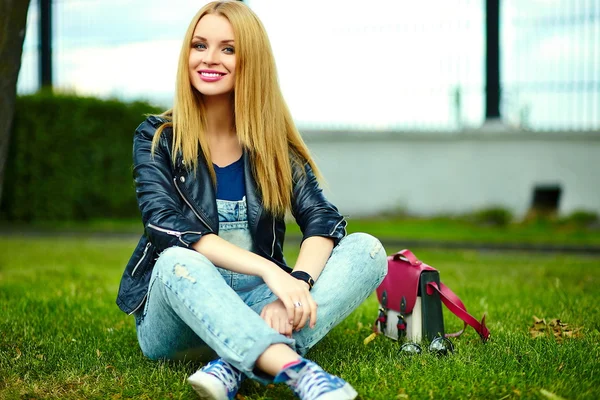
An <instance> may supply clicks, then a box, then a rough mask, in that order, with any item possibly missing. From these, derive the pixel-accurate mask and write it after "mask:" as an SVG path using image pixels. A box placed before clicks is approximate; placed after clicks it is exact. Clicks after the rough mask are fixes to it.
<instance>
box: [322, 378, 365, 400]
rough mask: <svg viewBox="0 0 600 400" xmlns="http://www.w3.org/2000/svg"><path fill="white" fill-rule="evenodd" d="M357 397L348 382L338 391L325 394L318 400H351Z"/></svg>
mask: <svg viewBox="0 0 600 400" xmlns="http://www.w3.org/2000/svg"><path fill="white" fill-rule="evenodd" d="M356 396H358V393H356V390H354V388H353V387H352V386H350V384H349V383H348V382H346V384H345V385H344V386H342V387H341V388H339V389H336V390H333V391H331V392H328V393H325V394H323V395H321V396H319V397H317V399H318V400H353V399H355V398H356Z"/></svg>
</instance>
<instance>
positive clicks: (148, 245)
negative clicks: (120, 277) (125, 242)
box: [131, 242, 152, 278]
mask: <svg viewBox="0 0 600 400" xmlns="http://www.w3.org/2000/svg"><path fill="white" fill-rule="evenodd" d="M151 245H152V243H150V242H148V243H146V247H145V248H144V252H143V253H142V257H141V258H140V260H139V261H138V262H137V264H135V267H133V271H131V277H132V278H133V276H134V275H135V271H137V269H138V267H139V266H140V265H141V264H142V261H144V258H146V253H148V249H149V248H150V246H151Z"/></svg>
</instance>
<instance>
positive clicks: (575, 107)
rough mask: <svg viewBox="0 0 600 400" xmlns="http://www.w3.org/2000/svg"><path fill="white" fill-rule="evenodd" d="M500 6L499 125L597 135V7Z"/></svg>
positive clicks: (571, 3)
mask: <svg viewBox="0 0 600 400" xmlns="http://www.w3.org/2000/svg"><path fill="white" fill-rule="evenodd" d="M501 4H502V23H503V26H502V31H501V34H502V37H501V44H502V48H501V50H502V64H501V72H502V92H503V100H502V109H503V116H504V118H505V120H507V121H510V122H511V123H514V124H516V125H519V126H522V127H524V128H527V129H535V130H600V49H599V47H600V1H598V0H556V1H548V2H546V1H521V0H502V3H501Z"/></svg>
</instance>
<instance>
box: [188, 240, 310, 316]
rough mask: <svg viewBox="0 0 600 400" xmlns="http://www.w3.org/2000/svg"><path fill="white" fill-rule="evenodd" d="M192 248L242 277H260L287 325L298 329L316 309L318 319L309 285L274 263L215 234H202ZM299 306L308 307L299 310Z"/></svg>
mask: <svg viewBox="0 0 600 400" xmlns="http://www.w3.org/2000/svg"><path fill="white" fill-rule="evenodd" d="M192 248H193V249H194V250H196V251H197V252H199V253H200V254H202V255H203V256H205V257H206V258H208V260H209V261H210V262H212V263H213V264H215V265H218V266H219V267H221V268H225V269H228V270H230V271H234V272H238V273H241V274H246V275H256V276H260V277H261V278H262V279H263V280H264V281H265V283H266V284H267V286H268V287H269V289H271V291H272V292H273V294H275V296H277V297H278V298H279V300H280V301H281V303H282V304H283V306H284V307H285V310H286V314H287V322H288V324H289V325H290V326H297V325H298V324H299V323H300V321H305V320H306V318H308V317H310V315H311V314H310V312H311V311H310V310H313V309H314V310H315V312H314V314H315V318H316V305H315V306H314V307H312V304H314V301H313V300H312V297H311V296H310V293H309V291H308V287H307V285H306V284H305V283H304V282H302V281H299V280H298V279H296V278H294V277H292V276H290V275H289V274H288V273H287V272H285V271H284V270H282V269H281V268H279V266H277V265H276V264H275V263H274V262H272V261H269V260H267V259H266V258H263V257H261V256H259V255H257V254H254V253H252V252H250V251H247V250H244V249H242V248H240V247H238V246H236V245H234V244H231V243H229V242H228V241H226V240H225V239H223V238H220V237H219V236H217V235H214V234H207V235H203V236H202V237H201V238H200V240H198V241H197V242H196V243H194V244H193V245H192ZM298 303H300V304H302V305H307V306H306V307H304V306H303V307H298V306H297V304H298ZM295 305H296V306H295ZM307 310H308V313H307Z"/></svg>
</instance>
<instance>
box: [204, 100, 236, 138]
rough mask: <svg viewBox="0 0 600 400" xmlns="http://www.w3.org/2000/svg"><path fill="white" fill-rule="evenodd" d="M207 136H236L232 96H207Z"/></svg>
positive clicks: (205, 104) (205, 103)
mask: <svg viewBox="0 0 600 400" xmlns="http://www.w3.org/2000/svg"><path fill="white" fill-rule="evenodd" d="M204 106H205V107H206V134H207V135H208V136H213V137H215V136H235V128H234V126H235V121H234V116H233V104H232V101H231V95H229V94H227V95H222V96H205V97H204Z"/></svg>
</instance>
